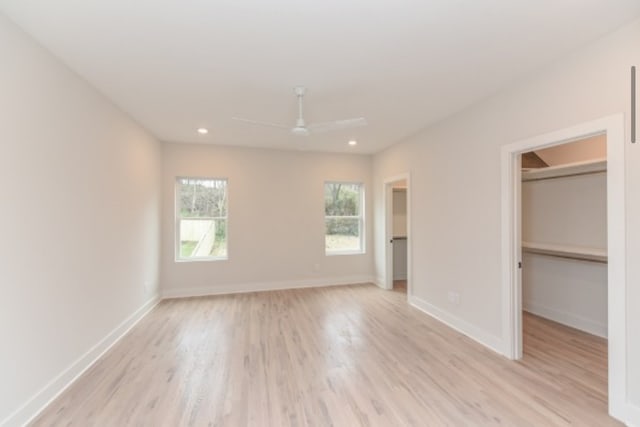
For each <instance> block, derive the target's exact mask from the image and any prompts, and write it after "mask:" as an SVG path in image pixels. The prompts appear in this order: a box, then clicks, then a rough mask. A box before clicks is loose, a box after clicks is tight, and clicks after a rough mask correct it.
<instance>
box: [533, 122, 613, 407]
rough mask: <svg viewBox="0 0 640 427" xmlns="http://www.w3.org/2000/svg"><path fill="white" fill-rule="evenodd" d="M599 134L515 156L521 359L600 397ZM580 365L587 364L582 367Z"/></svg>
mask: <svg viewBox="0 0 640 427" xmlns="http://www.w3.org/2000/svg"><path fill="white" fill-rule="evenodd" d="M606 139H607V136H606V134H599V135H594V136H590V137H587V138H583V139H579V140H577V141H573V142H567V143H565V144H561V145H556V146H553V147H549V148H543V149H540V150H534V151H529V152H526V153H523V154H522V173H521V176H522V185H521V196H522V198H521V215H522V217H521V218H522V224H521V229H522V309H523V312H522V334H523V357H522V363H523V364H525V365H526V366H528V367H529V368H530V369H532V370H536V371H545V372H555V373H556V375H557V376H560V375H562V376H563V377H564V383H565V384H566V386H567V387H568V388H570V389H572V390H574V391H573V395H574V396H573V397H574V398H575V399H578V400H581V401H584V400H587V399H589V398H593V400H594V403H593V405H592V406H593V407H594V408H597V407H600V410H601V411H603V412H606V410H607V407H606V402H607V338H606V337H607V290H608V288H607V141H606ZM585 367H588V368H585Z"/></svg>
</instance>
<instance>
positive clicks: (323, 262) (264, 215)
mask: <svg viewBox="0 0 640 427" xmlns="http://www.w3.org/2000/svg"><path fill="white" fill-rule="evenodd" d="M163 155H164V157H163V159H164V168H163V194H164V199H163V214H164V215H163V226H162V230H163V238H164V240H163V246H162V285H161V287H162V291H163V294H165V295H177V296H180V295H194V294H205V293H217V292H234V291H246V290H254V289H273V288H283V287H296V286H308V285H329V284H337V283H354V282H368V281H373V278H372V273H373V254H372V252H373V250H372V247H373V239H372V230H373V228H372V210H371V199H372V197H371V157H370V156H357V155H345V154H320V153H311V152H302V151H278V150H261V149H253V148H230V147H220V146H207V145H200V144H198V145H196V144H169V143H167V144H163ZM177 176H194V177H218V178H228V180H229V181H228V192H229V193H228V194H229V226H228V227H229V228H228V233H229V234H228V242H229V243H228V251H229V259H228V260H224V261H197V262H175V261H174V244H175V241H174V236H175V233H174V218H175V215H174V185H175V184H174V183H175V178H176V177H177ZM325 181H354V182H362V183H363V184H364V186H365V204H366V212H365V221H366V253H365V254H362V255H344V256H326V255H325V250H324V182H325Z"/></svg>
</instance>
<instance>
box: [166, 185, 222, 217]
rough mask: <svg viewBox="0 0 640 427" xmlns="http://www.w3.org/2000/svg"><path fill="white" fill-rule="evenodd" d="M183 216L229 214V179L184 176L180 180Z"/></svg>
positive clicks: (179, 189) (181, 211) (179, 187)
mask: <svg viewBox="0 0 640 427" xmlns="http://www.w3.org/2000/svg"><path fill="white" fill-rule="evenodd" d="M178 203H179V204H180V205H179V213H180V216H181V217H187V218H202V217H220V216H227V181H225V180H218V179H193V178H183V179H180V180H178Z"/></svg>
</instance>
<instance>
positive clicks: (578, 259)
mask: <svg viewBox="0 0 640 427" xmlns="http://www.w3.org/2000/svg"><path fill="white" fill-rule="evenodd" d="M525 252H528V253H531V254H536V255H544V256H550V257H553V258H562V259H574V260H577V261H587V262H597V263H598V264H607V263H608V261H607V260H600V259H593V258H589V257H581V256H580V255H559V254H550V253H545V252H537V251H525Z"/></svg>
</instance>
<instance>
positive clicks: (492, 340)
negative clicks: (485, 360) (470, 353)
mask: <svg viewBox="0 0 640 427" xmlns="http://www.w3.org/2000/svg"><path fill="white" fill-rule="evenodd" d="M409 304H411V305H412V306H413V307H415V308H417V309H418V310H420V311H422V312H424V313H426V314H428V315H429V316H431V317H433V318H435V319H437V320H439V321H440V322H442V323H444V324H445V325H447V326H449V327H450V328H452V329H455V330H456V331H458V332H460V333H461V334H463V335H466V336H468V337H469V338H471V339H472V340H474V341H476V342H478V343H480V344H482V345H483V346H485V347H487V348H489V349H491V350H493V351H495V352H496V353H499V354H504V352H503V347H504V345H503V343H502V339H501V338H498V337H496V336H494V335H491V334H489V333H487V332H486V331H484V330H482V329H480V328H478V327H477V326H474V325H472V324H471V323H468V322H467V321H465V320H462V319H460V318H459V317H456V316H454V315H452V314H451V313H448V312H446V311H444V310H442V309H440V308H438V307H436V306H435V305H433V304H430V303H428V302H426V301H425V300H423V299H421V298H418V297H416V296H410V297H409Z"/></svg>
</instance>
